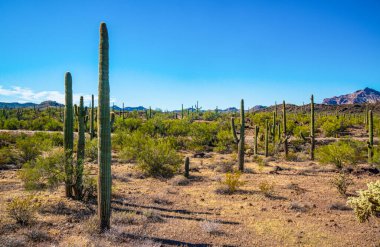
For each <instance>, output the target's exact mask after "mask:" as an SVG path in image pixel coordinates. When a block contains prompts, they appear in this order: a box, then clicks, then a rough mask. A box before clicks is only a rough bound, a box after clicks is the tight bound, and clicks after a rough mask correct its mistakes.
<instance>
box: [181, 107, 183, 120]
mask: <svg viewBox="0 0 380 247" xmlns="http://www.w3.org/2000/svg"><path fill="white" fill-rule="evenodd" d="M181 119H183V104H182V109H181Z"/></svg>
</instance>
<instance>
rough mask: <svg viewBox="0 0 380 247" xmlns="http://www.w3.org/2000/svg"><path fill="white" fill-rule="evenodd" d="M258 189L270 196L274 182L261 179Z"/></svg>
mask: <svg viewBox="0 0 380 247" xmlns="http://www.w3.org/2000/svg"><path fill="white" fill-rule="evenodd" d="M259 190H260V191H261V193H263V194H264V195H265V196H271V195H273V193H274V184H273V183H270V182H269V181H267V180H265V181H261V182H260V183H259Z"/></svg>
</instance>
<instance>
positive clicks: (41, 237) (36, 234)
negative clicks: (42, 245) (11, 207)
mask: <svg viewBox="0 0 380 247" xmlns="http://www.w3.org/2000/svg"><path fill="white" fill-rule="evenodd" d="M25 235H26V236H27V237H28V239H29V240H30V241H32V242H36V243H38V242H45V241H49V240H51V237H50V236H49V235H48V234H47V233H46V232H43V231H41V230H39V229H34V228H32V229H30V230H29V231H27V232H26V233H25Z"/></svg>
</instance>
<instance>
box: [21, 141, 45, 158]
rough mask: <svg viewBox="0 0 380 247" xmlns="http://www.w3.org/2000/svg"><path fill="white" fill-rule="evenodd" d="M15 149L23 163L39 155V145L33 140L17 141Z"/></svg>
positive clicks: (40, 151)
mask: <svg viewBox="0 0 380 247" xmlns="http://www.w3.org/2000/svg"><path fill="white" fill-rule="evenodd" d="M16 146H17V148H18V149H19V151H20V158H21V159H22V160H23V161H24V162H29V161H31V160H34V159H35V158H37V157H38V156H39V155H40V154H41V153H42V150H41V143H39V142H38V141H37V140H36V139H35V138H28V137H27V138H24V139H19V140H17V144H16Z"/></svg>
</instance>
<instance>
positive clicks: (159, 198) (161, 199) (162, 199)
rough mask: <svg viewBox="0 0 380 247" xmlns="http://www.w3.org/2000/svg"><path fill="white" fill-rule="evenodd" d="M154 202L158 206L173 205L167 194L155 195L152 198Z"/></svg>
mask: <svg viewBox="0 0 380 247" xmlns="http://www.w3.org/2000/svg"><path fill="white" fill-rule="evenodd" d="M152 201H153V202H154V203H156V204H162V205H171V204H173V202H171V201H170V200H169V199H168V198H167V197H166V195H165V194H163V193H160V194H157V195H154V196H153V198H152Z"/></svg>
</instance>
